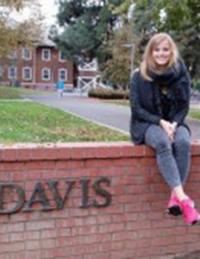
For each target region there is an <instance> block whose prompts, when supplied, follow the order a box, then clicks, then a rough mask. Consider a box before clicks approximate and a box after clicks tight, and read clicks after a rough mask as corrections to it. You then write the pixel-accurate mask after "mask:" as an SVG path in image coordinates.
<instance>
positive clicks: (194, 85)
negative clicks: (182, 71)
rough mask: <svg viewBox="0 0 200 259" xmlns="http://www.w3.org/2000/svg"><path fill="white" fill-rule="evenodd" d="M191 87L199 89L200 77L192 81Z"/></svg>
mask: <svg viewBox="0 0 200 259" xmlns="http://www.w3.org/2000/svg"><path fill="white" fill-rule="evenodd" d="M193 88H194V89H195V90H198V91H200V79H198V80H196V81H194V82H193Z"/></svg>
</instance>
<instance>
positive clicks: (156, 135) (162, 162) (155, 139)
mask: <svg viewBox="0 0 200 259" xmlns="http://www.w3.org/2000/svg"><path fill="white" fill-rule="evenodd" d="M145 143H146V144H147V145H148V146H150V147H152V148H154V149H155V151H156V159H157V163H158V167H159V170H160V172H161V174H162V176H163V177H164V179H165V181H166V182H167V184H168V185H169V186H170V188H171V189H173V188H175V187H177V186H181V185H182V182H181V177H180V174H179V169H178V167H177V164H176V160H175V159H174V155H173V151H172V145H171V142H170V140H169V138H168V136H167V134H166V133H165V131H164V130H163V129H162V128H161V127H160V126H157V125H151V126H149V128H148V129H147V131H146V134H145Z"/></svg>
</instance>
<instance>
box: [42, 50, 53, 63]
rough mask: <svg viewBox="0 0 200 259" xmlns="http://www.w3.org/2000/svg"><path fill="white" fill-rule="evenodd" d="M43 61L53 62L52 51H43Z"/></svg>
mask: <svg viewBox="0 0 200 259" xmlns="http://www.w3.org/2000/svg"><path fill="white" fill-rule="evenodd" d="M42 60H44V61H50V60H51V51H50V49H42Z"/></svg>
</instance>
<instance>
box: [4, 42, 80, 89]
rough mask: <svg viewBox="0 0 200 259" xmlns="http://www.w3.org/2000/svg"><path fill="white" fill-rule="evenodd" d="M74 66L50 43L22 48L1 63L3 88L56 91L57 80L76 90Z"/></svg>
mask: <svg viewBox="0 0 200 259" xmlns="http://www.w3.org/2000/svg"><path fill="white" fill-rule="evenodd" d="M74 76H75V75H74V65H73V63H72V62H71V61H68V60H67V59H65V57H64V54H63V53H62V52H61V51H59V50H58V49H57V48H56V47H55V45H54V44H53V43H52V42H50V41H46V42H41V43H39V44H37V45H36V46H34V47H19V48H18V49H17V50H14V51H12V53H10V55H9V56H8V57H7V58H6V59H2V60H1V61H0V78H1V85H16V86H25V87H30V88H40V89H53V88H54V87H55V84H56V82H57V81H58V80H63V81H64V82H65V87H74Z"/></svg>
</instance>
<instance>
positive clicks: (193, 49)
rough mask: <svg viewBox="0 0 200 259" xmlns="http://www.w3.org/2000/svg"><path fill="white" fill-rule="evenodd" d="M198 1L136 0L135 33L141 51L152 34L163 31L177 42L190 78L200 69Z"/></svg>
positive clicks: (199, 3)
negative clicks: (139, 39)
mask: <svg viewBox="0 0 200 259" xmlns="http://www.w3.org/2000/svg"><path fill="white" fill-rule="evenodd" d="M199 14H200V2H199V1H198V0H176V1H168V0H149V1H147V0H137V1H136V8H135V10H134V16H133V30H134V33H136V34H137V35H139V37H140V38H141V43H140V44H139V46H140V52H141V53H142V52H143V49H144V46H145V45H146V43H147V41H148V40H149V38H150V37H151V35H152V34H154V33H155V32H159V31H165V32H168V33H170V34H171V35H172V37H173V38H174V39H175V41H176V42H177V44H178V45H179V48H180V52H181V55H182V57H183V58H184V60H185V62H186V64H187V66H188V68H189V70H190V73H191V75H192V77H193V78H198V77H199V73H200V64H199V62H198V60H199V58H200V44H199V43H200V34H199V31H200V16H199Z"/></svg>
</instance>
